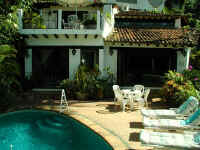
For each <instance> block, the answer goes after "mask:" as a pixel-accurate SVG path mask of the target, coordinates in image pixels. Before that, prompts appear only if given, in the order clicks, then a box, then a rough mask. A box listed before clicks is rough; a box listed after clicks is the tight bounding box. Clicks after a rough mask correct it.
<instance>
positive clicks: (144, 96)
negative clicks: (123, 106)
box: [135, 88, 150, 107]
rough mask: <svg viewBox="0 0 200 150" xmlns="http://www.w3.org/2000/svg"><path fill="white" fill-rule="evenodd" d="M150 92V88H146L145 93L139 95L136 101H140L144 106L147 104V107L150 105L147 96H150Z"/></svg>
mask: <svg viewBox="0 0 200 150" xmlns="http://www.w3.org/2000/svg"><path fill="white" fill-rule="evenodd" d="M149 93H150V89H149V88H148V89H145V90H144V94H143V96H142V97H138V98H136V99H135V101H137V102H139V105H141V106H142V107H143V106H144V105H145V106H146V107H148V101H147V98H148V95H149Z"/></svg>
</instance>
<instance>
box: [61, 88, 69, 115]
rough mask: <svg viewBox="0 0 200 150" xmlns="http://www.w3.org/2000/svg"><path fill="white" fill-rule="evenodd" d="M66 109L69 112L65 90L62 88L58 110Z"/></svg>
mask: <svg viewBox="0 0 200 150" xmlns="http://www.w3.org/2000/svg"><path fill="white" fill-rule="evenodd" d="M65 110H67V111H68V112H69V105H68V102H67V98H66V94H65V90H64V89H62V94H61V99H60V112H64V111H65Z"/></svg>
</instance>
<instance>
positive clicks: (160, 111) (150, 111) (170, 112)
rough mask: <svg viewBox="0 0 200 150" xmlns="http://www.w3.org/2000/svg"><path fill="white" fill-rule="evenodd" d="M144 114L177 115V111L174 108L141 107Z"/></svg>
mask: <svg viewBox="0 0 200 150" xmlns="http://www.w3.org/2000/svg"><path fill="white" fill-rule="evenodd" d="M141 113H142V115H143V116H175V115H176V112H175V111H174V110H167V109H156V110H153V109H141Z"/></svg>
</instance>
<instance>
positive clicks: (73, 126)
mask: <svg viewBox="0 0 200 150" xmlns="http://www.w3.org/2000/svg"><path fill="white" fill-rule="evenodd" d="M11 145H12V150H113V148H112V147H111V146H110V145H109V144H108V143H107V142H106V141H105V140H104V139H103V138H102V137H101V136H99V135H98V134H96V133H95V132H93V131H92V130H91V129H89V128H88V127H86V126H85V125H83V124H81V123H80V122H78V121H76V120H74V119H73V118H71V117H69V116H66V115H61V114H59V113H56V112H51V111H44V110H23V111H16V112H11V113H7V114H3V115H0V150H11Z"/></svg>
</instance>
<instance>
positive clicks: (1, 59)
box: [0, 45, 21, 92]
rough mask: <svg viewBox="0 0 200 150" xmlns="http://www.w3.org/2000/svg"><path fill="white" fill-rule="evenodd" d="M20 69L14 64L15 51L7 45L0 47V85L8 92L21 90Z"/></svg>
mask: <svg viewBox="0 0 200 150" xmlns="http://www.w3.org/2000/svg"><path fill="white" fill-rule="evenodd" d="M19 78H20V68H19V65H18V64H17V62H16V49H15V48H13V47H11V46H9V45H0V85H1V86H2V87H5V88H6V89H8V90H9V91H15V92H17V91H18V90H20V89H21V85H20V82H19Z"/></svg>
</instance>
